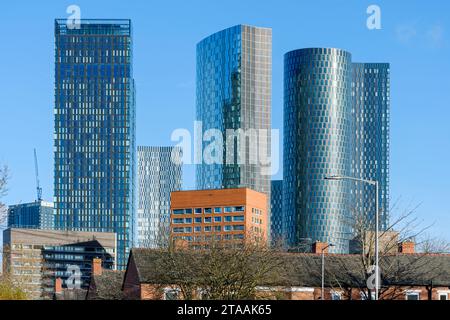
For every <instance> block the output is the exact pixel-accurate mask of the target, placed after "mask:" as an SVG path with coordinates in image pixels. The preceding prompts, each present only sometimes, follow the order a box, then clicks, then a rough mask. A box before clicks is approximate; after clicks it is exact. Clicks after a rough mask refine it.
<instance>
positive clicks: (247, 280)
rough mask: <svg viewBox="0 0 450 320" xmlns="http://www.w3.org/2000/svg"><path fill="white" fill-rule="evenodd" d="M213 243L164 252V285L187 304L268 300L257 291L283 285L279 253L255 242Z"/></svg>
mask: <svg viewBox="0 0 450 320" xmlns="http://www.w3.org/2000/svg"><path fill="white" fill-rule="evenodd" d="M212 239H214V237H212ZM212 239H211V241H208V242H207V243H203V246H202V248H198V247H196V248H195V249H194V248H193V246H192V245H184V246H183V245H175V246H174V245H171V246H170V247H169V248H168V249H164V250H161V251H160V252H161V256H160V259H158V266H157V269H162V270H165V272H164V273H162V274H161V277H162V278H161V283H163V284H168V283H170V284H171V285H172V286H173V289H174V290H180V291H181V298H183V299H187V300H191V299H197V298H200V299H209V300H242V299H260V298H269V296H267V295H265V296H262V295H259V294H258V292H257V287H258V286H260V285H266V284H270V283H274V282H277V283H280V282H282V278H283V270H284V268H283V263H284V262H283V259H281V257H280V256H279V252H277V250H274V249H271V248H269V247H268V246H264V245H261V244H259V243H256V242H244V241H233V240H222V241H215V240H212ZM163 286H165V285H161V289H162V287H163ZM270 298H272V297H270Z"/></svg>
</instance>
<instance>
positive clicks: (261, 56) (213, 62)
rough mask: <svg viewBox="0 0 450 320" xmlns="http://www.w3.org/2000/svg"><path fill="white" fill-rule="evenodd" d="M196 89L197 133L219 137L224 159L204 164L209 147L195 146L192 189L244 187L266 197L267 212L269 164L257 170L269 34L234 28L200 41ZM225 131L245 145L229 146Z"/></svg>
mask: <svg viewBox="0 0 450 320" xmlns="http://www.w3.org/2000/svg"><path fill="white" fill-rule="evenodd" d="M196 85H197V87H196V89H197V91H196V95H197V96H196V121H198V123H201V126H202V128H201V132H200V134H201V135H202V136H203V137H204V134H205V132H208V131H210V130H211V129H212V130H216V131H218V132H220V133H221V134H222V136H223V141H222V142H219V143H223V144H222V145H223V147H224V148H223V157H222V158H223V159H221V160H220V161H217V162H214V163H206V161H203V160H202V154H203V151H204V150H207V148H208V145H209V144H210V143H211V142H210V141H204V140H203V141H197V142H196V145H197V143H198V144H199V146H198V147H197V150H196V152H195V153H196V157H197V159H198V160H200V161H199V162H198V163H199V164H198V165H196V186H197V189H222V188H243V187H247V188H250V189H253V190H255V191H258V192H263V193H266V194H267V196H268V199H269V200H268V201H269V202H268V208H269V207H270V163H269V164H268V165H266V164H265V165H261V162H260V160H261V158H262V157H263V158H268V159H269V161H270V113H271V103H272V102H271V98H272V94H271V90H272V30H271V29H269V28H259V27H253V26H247V25H237V26H233V27H230V28H228V29H225V30H222V31H219V32H217V33H214V34H212V35H210V36H208V37H206V38H205V39H203V40H202V41H200V42H199V43H198V44H197V79H196ZM230 132H234V133H236V135H239V134H241V136H240V137H244V139H242V141H243V142H244V145H245V146H244V147H243V146H242V144H241V143H240V139H239V138H237V139H234V138H233V137H231V138H232V139H234V141H232V142H231V143H230V139H228V138H229V136H230ZM264 133H265V134H266V136H264V135H263V134H264ZM232 139H231V140H232ZM219 152H220V151H219ZM230 155H231V158H232V159H229V156H230ZM216 156H217V154H216ZM219 158H220V157H219ZM239 159H240V160H239ZM242 159H244V161H243V160H242ZM255 159H256V162H255V161H253V162H252V160H255ZM230 160H231V161H230ZM269 211H270V210H269ZM269 217H270V213H269Z"/></svg>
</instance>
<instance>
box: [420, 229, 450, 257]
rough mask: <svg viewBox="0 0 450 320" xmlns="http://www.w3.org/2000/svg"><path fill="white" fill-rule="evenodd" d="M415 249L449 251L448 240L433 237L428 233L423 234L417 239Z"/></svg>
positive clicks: (428, 251)
mask: <svg viewBox="0 0 450 320" xmlns="http://www.w3.org/2000/svg"><path fill="white" fill-rule="evenodd" d="M417 251H418V252H421V253H447V254H448V253H450V242H449V241H447V240H445V239H442V238H439V237H433V236H431V235H430V234H424V235H423V236H422V237H420V239H419V241H417Z"/></svg>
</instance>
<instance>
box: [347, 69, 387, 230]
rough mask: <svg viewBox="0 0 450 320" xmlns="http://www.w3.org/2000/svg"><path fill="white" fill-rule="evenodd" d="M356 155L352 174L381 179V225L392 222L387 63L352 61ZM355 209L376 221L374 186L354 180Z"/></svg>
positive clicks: (379, 181)
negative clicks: (390, 212)
mask: <svg viewBox="0 0 450 320" xmlns="http://www.w3.org/2000/svg"><path fill="white" fill-rule="evenodd" d="M352 75H353V76H352V81H353V83H352V99H353V109H352V113H353V118H354V124H355V127H354V143H355V147H354V149H353V151H354V155H353V160H352V176H353V177H359V178H363V179H368V180H377V181H378V183H379V199H378V200H379V206H380V209H379V212H380V217H379V221H380V228H381V229H386V228H387V227H388V224H389V219H388V212H389V125H390V123H389V121H390V82H389V81H390V76H389V75H390V69H389V64H388V63H353V73H352ZM353 195H354V197H355V204H354V208H353V209H354V210H357V212H360V213H361V212H363V213H364V214H367V215H368V218H369V221H374V220H373V219H374V215H375V206H376V205H375V188H374V186H371V185H368V184H364V183H357V182H356V183H354V185H353Z"/></svg>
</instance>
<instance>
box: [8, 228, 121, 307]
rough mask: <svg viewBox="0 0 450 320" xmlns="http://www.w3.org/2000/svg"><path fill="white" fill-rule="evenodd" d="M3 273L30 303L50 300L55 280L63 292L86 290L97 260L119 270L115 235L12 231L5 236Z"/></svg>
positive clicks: (77, 232) (17, 229)
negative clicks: (33, 300)
mask: <svg viewBox="0 0 450 320" xmlns="http://www.w3.org/2000/svg"><path fill="white" fill-rule="evenodd" d="M3 252H4V254H3V273H4V274H5V275H8V276H10V277H11V280H12V281H13V282H14V283H15V284H17V285H18V286H19V287H20V288H22V289H23V290H24V291H25V292H26V294H27V297H28V298H29V299H46V298H51V297H52V295H53V293H54V288H55V280H56V279H57V278H60V279H61V285H62V287H63V288H69V289H70V288H73V289H87V287H88V286H89V281H90V275H91V271H92V261H93V259H94V258H101V259H102V261H103V267H104V268H107V269H114V268H115V266H116V252H117V245H116V235H115V234H114V233H104V232H81V231H58V230H39V229H20V228H9V229H6V230H5V231H4V232H3Z"/></svg>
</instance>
